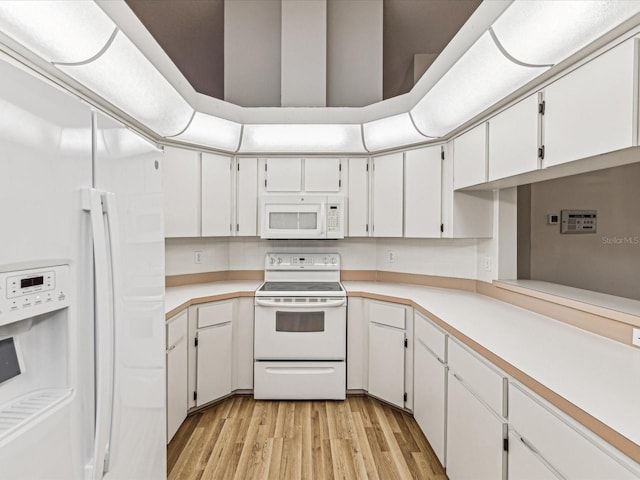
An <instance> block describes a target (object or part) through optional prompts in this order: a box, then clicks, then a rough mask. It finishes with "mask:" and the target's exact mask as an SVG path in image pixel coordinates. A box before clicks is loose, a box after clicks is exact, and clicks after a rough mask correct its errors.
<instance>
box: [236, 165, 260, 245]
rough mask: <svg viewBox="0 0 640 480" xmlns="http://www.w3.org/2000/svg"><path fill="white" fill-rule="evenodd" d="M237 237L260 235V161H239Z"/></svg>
mask: <svg viewBox="0 0 640 480" xmlns="http://www.w3.org/2000/svg"><path fill="white" fill-rule="evenodd" d="M237 175H238V178H237V182H236V235H240V236H246V237H255V236H256V235H257V234H258V227H257V225H258V159H257V158H238V159H237Z"/></svg>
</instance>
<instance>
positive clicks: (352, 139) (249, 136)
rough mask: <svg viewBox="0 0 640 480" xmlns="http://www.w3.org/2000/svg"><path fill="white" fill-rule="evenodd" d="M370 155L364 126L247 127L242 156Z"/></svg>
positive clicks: (245, 128)
mask: <svg viewBox="0 0 640 480" xmlns="http://www.w3.org/2000/svg"><path fill="white" fill-rule="evenodd" d="M303 152H305V153H366V150H365V149H364V145H363V144H362V133H361V130H360V124H355V125H325V124H323V125H245V126H244V130H243V133H242V144H241V147H240V153H303Z"/></svg>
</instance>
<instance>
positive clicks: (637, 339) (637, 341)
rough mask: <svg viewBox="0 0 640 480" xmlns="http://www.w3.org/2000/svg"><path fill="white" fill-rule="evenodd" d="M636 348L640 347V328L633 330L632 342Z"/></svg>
mask: <svg viewBox="0 0 640 480" xmlns="http://www.w3.org/2000/svg"><path fill="white" fill-rule="evenodd" d="M631 343H633V344H634V345H635V346H636V347H640V328H634V329H633V339H632V340H631Z"/></svg>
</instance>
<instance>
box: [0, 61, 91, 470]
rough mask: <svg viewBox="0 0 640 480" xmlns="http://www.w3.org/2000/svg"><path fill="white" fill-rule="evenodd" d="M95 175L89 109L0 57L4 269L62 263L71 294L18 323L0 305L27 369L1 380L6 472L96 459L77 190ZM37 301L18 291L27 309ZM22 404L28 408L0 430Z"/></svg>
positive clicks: (85, 221) (86, 243)
mask: <svg viewBox="0 0 640 480" xmlns="http://www.w3.org/2000/svg"><path fill="white" fill-rule="evenodd" d="M91 178H92V167H91V111H90V109H89V108H88V107H87V106H86V105H85V104H83V103H82V102H81V101H79V100H78V99H76V98H74V97H72V96H70V95H68V94H67V93H66V92H63V91H61V90H59V89H58V88H56V87H54V86H52V85H50V84H48V83H46V82H45V81H44V80H42V79H41V78H39V77H36V76H35V74H32V73H31V72H30V71H28V70H27V69H26V68H25V67H24V66H22V65H20V64H17V63H16V62H14V61H13V60H11V59H9V58H8V57H5V56H4V55H0V219H1V226H0V231H1V234H0V270H3V271H5V272H15V271H25V270H26V269H32V270H30V271H34V270H33V269H36V270H42V271H49V272H51V271H53V270H52V267H54V266H58V267H59V268H61V269H62V270H61V271H65V272H68V288H65V292H64V293H65V295H66V297H67V299H68V300H69V306H68V307H65V308H60V309H56V310H55V311H50V312H48V313H45V314H44V315H39V316H33V317H30V318H28V317H27V318H23V319H21V320H19V321H12V322H5V321H4V319H5V318H7V317H6V316H5V314H4V313H3V312H1V311H0V340H1V339H7V338H13V342H12V343H13V344H15V345H17V346H18V347H19V353H20V357H21V373H20V374H19V375H17V376H15V377H13V378H11V379H8V380H6V381H4V382H2V383H0V477H2V478H10V479H12V480H13V479H30V480H31V479H40V478H46V479H70V478H82V477H83V475H84V466H85V464H86V463H87V462H88V461H89V460H90V458H91V453H92V452H91V443H92V442H91V440H92V438H93V434H94V432H93V425H94V423H93V422H94V384H93V375H94V370H93V368H94V364H93V358H94V352H93V349H94V345H93V273H92V272H93V255H92V248H91V229H90V224H89V217H88V215H86V213H84V212H83V210H82V195H81V192H82V190H83V188H84V187H89V186H91ZM3 283H5V284H4V285H0V295H2V296H4V297H5V298H6V297H7V296H8V295H9V293H10V292H9V291H8V289H7V285H6V282H3ZM34 295H35V294H34ZM31 300H33V301H34V302H36V303H37V302H38V301H39V300H38V298H35V297H34V298H33V299H31ZM31 300H29V298H28V296H26V295H25V296H24V297H22V299H21V301H22V302H23V303H22V304H21V305H20V307H19V308H20V309H21V310H22V311H24V312H25V314H26V315H28V313H27V312H29V311H30V308H32V305H34V304H35V303H31V304H30V301H31ZM30 305H31V306H30ZM0 310H2V309H0ZM25 406H29V408H23V407H25ZM16 411H21V412H28V414H27V415H24V416H22V417H20V419H19V421H17V422H15V423H13V424H11V425H12V426H11V427H10V428H8V429H6V428H4V427H5V426H6V425H7V424H8V423H10V422H7V421H6V420H7V419H11V421H14V420H15V419H16V418H17V417H16V415H15V412H16Z"/></svg>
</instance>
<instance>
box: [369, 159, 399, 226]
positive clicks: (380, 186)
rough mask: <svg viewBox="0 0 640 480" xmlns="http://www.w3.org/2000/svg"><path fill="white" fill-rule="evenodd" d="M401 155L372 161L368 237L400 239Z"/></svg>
mask: <svg viewBox="0 0 640 480" xmlns="http://www.w3.org/2000/svg"><path fill="white" fill-rule="evenodd" d="M402 160H403V154H402V153H392V154H389V155H383V156H380V157H374V158H373V159H372V165H373V172H372V175H373V177H372V181H371V185H372V194H371V233H372V234H373V236H374V237H402V217H403V215H402V212H403V198H404V196H403V184H404V172H403V161H402Z"/></svg>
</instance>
